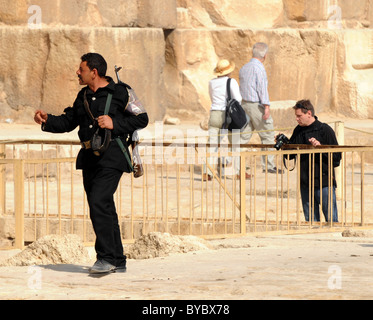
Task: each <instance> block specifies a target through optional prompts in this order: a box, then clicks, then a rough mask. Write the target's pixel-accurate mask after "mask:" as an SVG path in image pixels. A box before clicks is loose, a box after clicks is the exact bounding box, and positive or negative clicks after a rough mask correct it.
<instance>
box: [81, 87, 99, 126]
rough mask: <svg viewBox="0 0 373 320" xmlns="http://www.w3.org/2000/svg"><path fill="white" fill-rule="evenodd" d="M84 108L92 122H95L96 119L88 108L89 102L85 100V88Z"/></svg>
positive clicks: (85, 95) (85, 96)
mask: <svg viewBox="0 0 373 320" xmlns="http://www.w3.org/2000/svg"><path fill="white" fill-rule="evenodd" d="M84 108H85V111H86V112H87V113H88V115H89V117H90V118H91V119H92V121H93V123H95V122H96V119H95V117H94V116H93V114H92V112H91V109H90V108H89V104H88V100H87V89H86V90H85V91H84Z"/></svg>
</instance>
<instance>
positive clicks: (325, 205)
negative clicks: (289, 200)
mask: <svg viewBox="0 0 373 320" xmlns="http://www.w3.org/2000/svg"><path fill="white" fill-rule="evenodd" d="M330 191H331V200H332V205H331V206H330V204H329V203H330V195H329V188H328V187H323V188H322V189H321V192H320V188H315V191H314V192H313V199H312V197H311V205H310V196H309V191H308V188H305V187H301V188H300V193H301V197H302V204H303V212H304V217H305V220H306V221H309V218H310V216H311V213H312V211H313V212H314V215H313V221H320V209H319V206H320V205H321V209H322V212H323V213H324V217H325V221H326V222H329V221H330V220H331V218H332V219H333V222H338V209H337V198H336V195H335V187H333V188H332V189H331V190H330ZM320 194H321V195H320ZM321 199H322V203H320V202H321Z"/></svg>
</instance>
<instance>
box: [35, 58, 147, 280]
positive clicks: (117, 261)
mask: <svg viewBox="0 0 373 320" xmlns="http://www.w3.org/2000/svg"><path fill="white" fill-rule="evenodd" d="M106 71H107V64H106V61H105V59H104V58H103V57H102V56H101V55H99V54H97V53H87V54H85V55H83V56H82V57H81V63H80V66H79V69H78V70H77V72H76V74H77V75H78V78H79V84H80V85H84V86H85V87H84V88H83V89H82V90H81V91H80V92H79V93H78V96H77V98H76V100H75V102H74V105H73V107H68V108H66V109H65V110H64V114H61V115H59V116H55V115H51V114H47V113H46V112H45V111H43V110H37V111H36V112H35V116H34V120H35V122H36V123H38V124H41V126H42V130H43V131H47V132H53V133H63V132H70V131H72V130H74V129H75V128H76V127H78V126H79V131H78V135H79V139H80V141H81V143H82V149H81V150H80V152H79V154H78V156H77V161H76V168H77V169H82V170H83V184H84V189H85V192H86V194H87V199H88V204H89V208H90V217H91V221H92V225H93V229H94V231H95V234H96V243H95V249H96V253H97V261H96V262H95V264H94V265H93V266H92V268H91V269H90V272H91V273H106V272H114V271H116V272H120V271H122V272H123V271H126V256H125V255H124V254H123V246H122V240H121V235H120V229H119V223H118V216H117V212H116V208H115V204H114V198H113V195H114V193H115V191H116V189H117V187H118V183H119V181H120V178H121V176H122V174H123V172H131V169H130V165H129V164H128V161H127V160H126V158H125V155H124V153H123V151H122V150H121V148H120V146H119V145H118V143H117V141H115V140H114V138H117V137H119V138H120V140H121V141H122V143H123V144H124V146H125V149H126V152H127V153H128V147H127V142H126V138H127V136H128V135H131V134H132V133H133V132H134V131H135V130H137V129H141V128H145V127H146V126H147V124H148V121H149V120H148V116H147V114H146V113H142V114H139V115H132V114H129V113H128V112H127V111H125V107H126V105H127V102H128V90H127V88H126V86H125V85H123V84H116V83H115V82H114V81H113V79H112V78H110V77H106ZM109 93H110V94H112V100H111V105H110V109H109V113H108V114H107V115H105V114H104V110H105V106H106V101H107V97H108V95H109ZM85 99H86V101H87V102H88V105H89V109H90V111H91V113H92V115H93V117H94V118H95V121H94V122H93V120H92V118H91V117H90V116H89V114H88V112H87V110H86V109H85V106H84V100H85ZM98 127H100V128H101V129H107V130H110V131H111V138H112V139H111V141H110V144H109V146H108V148H107V150H106V151H105V152H104V153H103V154H101V155H95V154H94V153H93V150H92V148H91V146H90V143H89V142H90V140H91V138H92V136H93V134H94V132H95V131H96V130H97V128H98Z"/></svg>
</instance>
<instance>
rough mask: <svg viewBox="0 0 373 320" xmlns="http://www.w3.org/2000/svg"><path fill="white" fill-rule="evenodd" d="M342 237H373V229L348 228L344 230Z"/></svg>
mask: <svg viewBox="0 0 373 320" xmlns="http://www.w3.org/2000/svg"><path fill="white" fill-rule="evenodd" d="M342 237H357V238H373V230H354V229H346V230H344V231H343V232H342Z"/></svg>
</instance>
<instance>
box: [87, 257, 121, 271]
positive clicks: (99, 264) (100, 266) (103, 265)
mask: <svg viewBox="0 0 373 320" xmlns="http://www.w3.org/2000/svg"><path fill="white" fill-rule="evenodd" d="M115 270H116V267H115V266H113V265H112V264H111V263H109V262H107V261H105V260H103V259H100V260H97V261H96V262H95V264H94V265H93V266H92V267H91V268H90V269H89V273H95V274H97V273H110V272H114V271H115Z"/></svg>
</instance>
